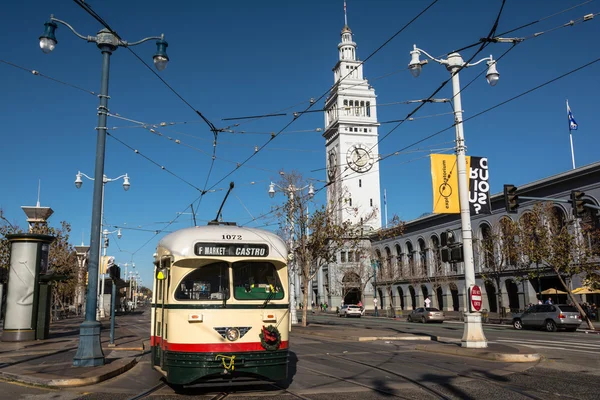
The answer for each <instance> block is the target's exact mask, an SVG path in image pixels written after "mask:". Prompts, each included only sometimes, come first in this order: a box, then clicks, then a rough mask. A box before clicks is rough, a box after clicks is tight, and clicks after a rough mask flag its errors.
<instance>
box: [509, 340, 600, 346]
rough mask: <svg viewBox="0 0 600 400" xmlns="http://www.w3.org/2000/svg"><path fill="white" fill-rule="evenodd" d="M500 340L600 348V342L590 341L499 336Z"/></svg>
mask: <svg viewBox="0 0 600 400" xmlns="http://www.w3.org/2000/svg"><path fill="white" fill-rule="evenodd" d="M498 341H499V342H511V343H522V342H525V343H530V342H531V343H532V344H536V343H541V344H552V345H559V346H565V345H566V346H578V347H581V346H586V347H593V348H600V343H598V344H593V343H589V342H563V341H560V342H557V341H553V340H536V339H508V338H499V339H498Z"/></svg>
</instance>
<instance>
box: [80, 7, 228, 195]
mask: <svg viewBox="0 0 600 400" xmlns="http://www.w3.org/2000/svg"><path fill="white" fill-rule="evenodd" d="M73 1H74V2H75V3H76V4H77V5H79V6H80V7H81V8H83V9H84V10H85V11H86V12H87V13H88V14H90V15H91V16H92V17H93V18H94V19H96V20H97V21H98V22H99V23H100V24H102V25H103V26H104V27H105V28H106V29H108V30H109V31H110V32H111V33H112V34H113V35H114V36H115V37H116V38H117V39H119V40H120V41H122V39H121V37H120V36H119V34H118V33H117V32H116V31H115V30H114V29H112V28H111V27H110V26H109V25H108V23H107V22H106V21H105V20H104V19H102V17H100V15H98V13H96V11H94V10H93V9H92V7H91V6H90V5H89V4H87V3H85V2H84V1H82V0H73ZM125 47H126V48H127V50H129V51H130V52H131V54H133V55H134V56H135V58H137V59H138V60H139V61H140V62H141V63H142V64H143V65H144V66H145V67H146V68H147V69H148V70H149V71H150V72H151V73H152V74H154V76H156V77H157V78H158V79H159V80H160V81H161V82H162V83H163V84H164V85H165V86H166V87H167V88H168V89H169V90H170V91H171V92H172V93H173V94H175V95H176V96H177V97H178V98H179V99H180V100H181V101H182V102H183V103H184V104H186V105H187V106H188V107H189V108H190V109H191V110H192V111H194V112H195V113H196V114H197V115H198V116H199V117H200V118H201V119H202V120H203V121H204V122H205V123H206V124H207V125H208V127H209V128H210V131H211V132H212V133H213V136H214V146H213V158H212V161H211V165H210V168H209V170H208V173H207V177H206V181H205V184H204V188H203V189H202V190H201V193H200V202H201V201H202V197H203V196H204V194H206V193H207V192H208V191H207V190H206V186H207V185H208V181H209V179H210V175H211V173H212V170H213V167H214V162H215V155H216V149H217V137H218V133H219V129H217V127H216V126H215V125H214V124H213V123H212V122H210V121H209V120H208V119H207V118H206V117H205V116H204V115H203V114H202V113H201V112H200V111H199V110H197V109H196V108H194V107H193V106H192V105H191V104H190V103H189V102H188V101H187V100H186V99H185V98H184V97H183V96H182V95H181V94H179V93H178V92H177V91H176V90H175V89H174V88H173V87H172V86H171V85H169V84H168V83H167V81H166V80H165V79H163V78H162V77H161V76H160V75H159V74H158V73H156V71H154V69H153V68H152V67H150V66H149V65H148V64H147V63H146V62H145V61H144V60H143V59H142V58H141V57H140V56H139V55H138V54H137V53H136V52H135V51H133V49H131V47H130V46H125ZM188 184H189V183H188ZM194 187H195V186H194Z"/></svg>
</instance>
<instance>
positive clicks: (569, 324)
mask: <svg viewBox="0 0 600 400" xmlns="http://www.w3.org/2000/svg"><path fill="white" fill-rule="evenodd" d="M579 325H581V315H580V314H579V311H578V310H577V308H576V307H574V306H568V305H566V304H538V305H535V306H531V307H529V308H528V309H527V310H525V312H523V313H520V314H515V315H514V316H513V327H514V328H515V329H519V330H520V329H524V328H537V329H540V328H544V329H545V330H546V331H548V332H556V330H557V329H565V330H566V331H568V332H575V331H576V330H577V328H578V327H579Z"/></svg>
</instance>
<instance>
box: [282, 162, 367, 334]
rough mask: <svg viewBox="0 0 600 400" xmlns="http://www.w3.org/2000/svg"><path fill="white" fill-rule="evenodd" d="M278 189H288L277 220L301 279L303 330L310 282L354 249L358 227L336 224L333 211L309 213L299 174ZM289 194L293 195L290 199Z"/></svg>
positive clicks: (286, 177)
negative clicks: (339, 255) (337, 259)
mask: <svg viewBox="0 0 600 400" xmlns="http://www.w3.org/2000/svg"><path fill="white" fill-rule="evenodd" d="M277 185H278V186H279V187H282V188H288V189H287V192H286V193H287V194H288V200H287V201H286V203H285V204H284V205H283V206H282V207H279V210H281V211H280V212H279V215H278V216H279V221H280V226H281V228H282V232H287V233H286V239H288V242H289V243H293V248H291V254H292V255H293V261H292V265H293V268H294V267H296V266H297V268H298V269H299V272H300V275H301V277H302V282H303V296H302V297H303V301H302V305H303V306H302V326H306V323H307V310H308V304H309V289H310V288H309V282H310V281H311V280H312V279H313V278H314V277H315V275H316V274H317V272H318V271H319V269H321V268H322V267H323V266H324V265H326V264H329V263H333V262H334V260H335V255H336V254H337V253H338V252H339V251H340V250H341V249H355V248H356V247H357V245H358V243H359V241H360V238H359V237H358V236H357V235H356V233H357V227H355V226H353V225H352V224H351V223H350V221H341V222H340V221H336V218H335V216H334V211H335V208H334V207H328V206H320V207H318V208H317V209H316V210H314V211H312V212H311V213H309V211H308V210H309V203H311V202H312V199H311V196H309V195H308V193H304V192H302V190H300V189H301V188H306V187H308V184H307V182H306V180H305V179H304V178H303V177H302V175H301V174H299V173H298V172H292V173H291V174H285V175H283V176H282V178H281V179H280V181H279V182H278V183H277ZM290 193H294V194H293V195H291V196H290V195H289V194H290ZM345 203H346V202H344V200H343V199H338V200H336V205H337V206H347V205H346V204H345ZM348 206H349V205H348ZM313 207H314V206H313ZM286 228H287V229H286ZM295 273H297V271H294V274H295ZM290 295H294V294H293V293H291V294H290Z"/></svg>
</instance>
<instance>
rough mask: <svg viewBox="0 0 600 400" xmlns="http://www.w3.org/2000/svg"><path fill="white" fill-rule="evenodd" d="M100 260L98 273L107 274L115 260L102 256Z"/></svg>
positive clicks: (111, 257)
mask: <svg viewBox="0 0 600 400" xmlns="http://www.w3.org/2000/svg"><path fill="white" fill-rule="evenodd" d="M100 259H101V260H102V261H101V263H100V273H101V274H107V273H108V267H110V266H112V265H113V263H114V261H115V258H114V257H113V256H102V257H100Z"/></svg>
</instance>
